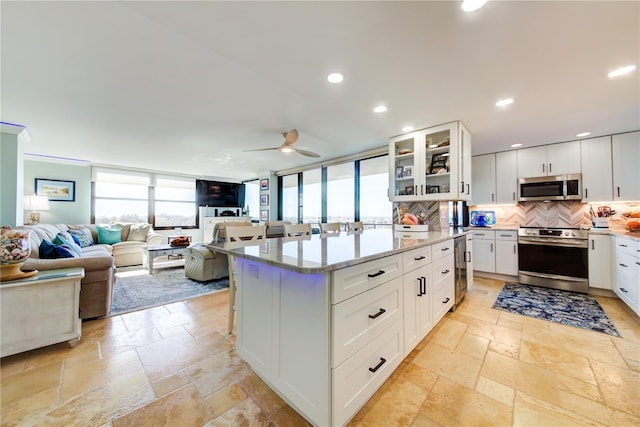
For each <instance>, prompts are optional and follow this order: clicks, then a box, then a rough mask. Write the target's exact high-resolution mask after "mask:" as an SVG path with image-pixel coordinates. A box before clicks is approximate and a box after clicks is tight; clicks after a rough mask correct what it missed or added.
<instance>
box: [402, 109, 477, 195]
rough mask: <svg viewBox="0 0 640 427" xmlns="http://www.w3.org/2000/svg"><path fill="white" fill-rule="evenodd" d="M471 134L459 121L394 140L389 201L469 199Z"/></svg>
mask: <svg viewBox="0 0 640 427" xmlns="http://www.w3.org/2000/svg"><path fill="white" fill-rule="evenodd" d="M470 197H471V134H470V133H469V131H468V130H467V129H466V128H465V126H464V125H463V124H462V122H459V121H456V122H451V123H447V124H444V125H440V126H435V127H431V128H428V129H422V130H419V131H415V132H413V133H410V134H406V135H401V136H398V137H394V138H391V139H390V141H389V199H390V200H391V201H393V202H403V201H406V202H409V201H418V200H469V199H470Z"/></svg>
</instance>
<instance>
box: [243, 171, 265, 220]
mask: <svg viewBox="0 0 640 427" xmlns="http://www.w3.org/2000/svg"><path fill="white" fill-rule="evenodd" d="M244 206H245V208H246V209H247V211H248V215H249V216H250V217H251V218H252V219H258V218H260V181H259V180H257V179H256V180H254V181H247V182H245V183H244ZM263 209H265V208H264V207H263Z"/></svg>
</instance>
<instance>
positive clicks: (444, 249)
mask: <svg viewBox="0 0 640 427" xmlns="http://www.w3.org/2000/svg"><path fill="white" fill-rule="evenodd" d="M440 250H441V251H442V252H444V251H448V250H449V247H446V248H442V249H440Z"/></svg>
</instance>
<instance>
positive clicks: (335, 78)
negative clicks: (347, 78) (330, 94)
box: [327, 73, 344, 84]
mask: <svg viewBox="0 0 640 427" xmlns="http://www.w3.org/2000/svg"><path fill="white" fill-rule="evenodd" d="M342 80H344V76H343V75H342V74H340V73H331V74H329V75H328V76H327V81H328V82H329V83H333V84H338V83H342Z"/></svg>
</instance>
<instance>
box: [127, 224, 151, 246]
mask: <svg viewBox="0 0 640 427" xmlns="http://www.w3.org/2000/svg"><path fill="white" fill-rule="evenodd" d="M150 230H151V224H131V227H129V236H128V237H127V240H129V241H134V242H146V241H147V235H148V234H149V231H150Z"/></svg>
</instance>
